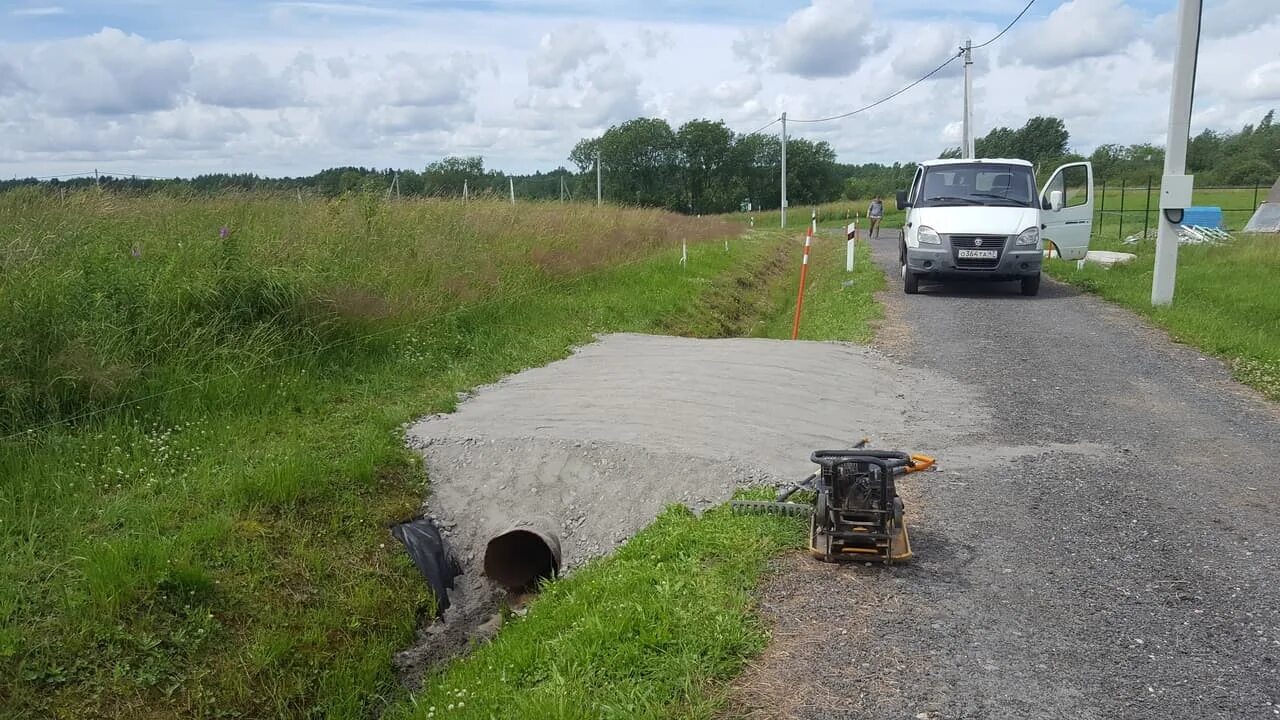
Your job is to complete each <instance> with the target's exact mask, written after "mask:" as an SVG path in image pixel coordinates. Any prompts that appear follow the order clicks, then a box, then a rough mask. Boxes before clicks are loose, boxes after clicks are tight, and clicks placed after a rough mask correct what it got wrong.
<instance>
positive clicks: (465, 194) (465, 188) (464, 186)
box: [462, 180, 467, 205]
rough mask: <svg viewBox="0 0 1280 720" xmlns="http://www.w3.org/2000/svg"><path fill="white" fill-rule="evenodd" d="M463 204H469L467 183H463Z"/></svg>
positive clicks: (464, 181)
mask: <svg viewBox="0 0 1280 720" xmlns="http://www.w3.org/2000/svg"><path fill="white" fill-rule="evenodd" d="M462 204H463V205H466V204H467V181H466V180H463V181H462Z"/></svg>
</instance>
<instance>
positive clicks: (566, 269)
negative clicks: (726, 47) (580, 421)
mask: <svg viewBox="0 0 1280 720" xmlns="http://www.w3.org/2000/svg"><path fill="white" fill-rule="evenodd" d="M0 217H3V218H4V220H5V227H6V233H7V235H6V236H5V242H4V243H3V244H0V267H3V273H0V345H2V346H3V352H0V358H2V359H3V362H4V363H5V365H4V371H3V372H0V393H2V394H3V397H4V406H5V407H6V408H8V409H9V414H8V415H6V418H7V420H6V422H8V423H9V425H8V427H7V430H6V432H5V433H4V434H8V431H9V430H22V429H23V427H26V425H22V424H19V423H20V422H29V423H38V422H43V421H57V420H60V419H65V418H66V417H67V415H68V414H69V413H76V412H79V411H82V410H92V409H104V408H107V407H108V405H111V404H114V403H115V402H117V401H124V400H129V401H130V402H127V403H124V404H122V405H121V406H120V407H115V408H111V409H108V410H105V411H104V412H102V413H100V414H98V415H96V416H93V417H91V418H87V419H84V420H80V421H77V422H75V423H73V424H70V425H66V424H59V425H55V426H54V427H51V428H47V429H42V430H38V431H36V432H32V433H21V434H20V435H18V436H17V437H12V438H5V439H4V440H0V707H3V708H4V712H3V713H0V714H3V715H4V716H5V717H15V718H37V717H38V718H46V717H67V718H71V717H74V718H100V717H101V718H105V717H246V718H257V717H312V718H315V717H334V718H350V717H368V716H372V715H376V714H377V712H378V711H379V710H380V708H381V707H382V706H383V705H384V704H385V702H386V701H387V699H388V698H390V697H392V696H394V695H395V694H396V693H397V691H398V686H397V684H396V681H395V678H394V677H393V674H392V670H391V665H390V661H389V658H390V656H391V654H392V653H393V652H394V651H395V650H397V649H399V648H400V647H403V646H404V645H405V644H407V643H408V641H409V640H410V638H411V637H412V634H413V628H414V625H415V622H416V618H417V614H418V613H419V612H430V610H431V607H432V602H433V601H432V598H431V597H430V596H429V593H428V592H427V591H426V589H425V587H426V586H425V584H424V583H423V581H422V579H421V577H420V576H418V574H417V572H416V571H415V570H414V568H413V566H412V563H411V562H409V560H408V558H407V556H406V555H405V553H404V552H403V551H402V550H401V549H400V548H399V547H397V545H396V544H395V542H394V541H393V540H392V539H391V538H390V536H389V535H388V533H387V529H386V528H387V524H388V523H390V522H393V521H395V520H398V519H402V518H406V517H409V516H411V515H412V514H414V513H415V512H416V511H417V508H418V507H419V505H420V502H421V499H422V495H423V492H424V487H423V477H422V470H421V468H420V466H419V465H418V464H417V463H416V462H415V461H414V460H413V459H412V458H411V457H410V456H409V455H408V453H407V452H406V451H405V449H404V447H403V444H402V443H403V440H402V435H401V431H400V427H401V425H402V424H403V423H404V422H406V421H408V420H411V419H413V418H414V417H417V416H419V415H422V414H425V413H431V412H443V411H447V410H449V409H451V408H452V406H453V403H454V402H455V401H456V397H457V393H458V392H460V391H462V390H465V389H467V388H470V387H474V386H475V385H478V384H483V383H487V382H492V381H494V380H496V379H497V378H499V377H501V376H502V375H505V374H508V373H511V372H514V371H517V370H519V369H521V368H524V367H529V366H534V365H541V364H544V363H546V362H548V361H550V360H553V359H556V358H559V357H562V356H563V355H564V354H565V353H566V352H567V351H568V349H569V348H571V347H572V346H574V345H575V344H578V343H582V342H585V341H588V340H590V338H591V337H592V336H593V334H594V333H596V332H604V331H612V330H627V331H636V332H643V331H646V330H650V329H653V328H655V327H662V326H664V324H665V322H666V321H667V319H668V318H671V317H675V316H682V315H683V314H684V313H685V311H686V309H687V308H689V307H691V306H696V305H697V304H698V301H699V300H700V298H701V296H702V294H703V293H704V292H705V291H706V288H708V287H710V286H714V285H715V284H716V280H717V279H718V278H720V277H721V276H722V275H724V274H726V273H740V272H742V268H743V267H745V266H748V265H750V264H752V263H758V262H761V261H762V260H763V259H764V258H767V257H768V256H769V254H770V253H767V252H761V250H771V248H763V247H762V245H763V244H765V241H764V240H752V241H746V240H739V241H735V252H730V253H726V252H724V250H723V247H722V245H721V243H720V242H718V241H715V242H710V243H701V242H699V241H702V240H706V239H709V238H713V237H715V238H717V240H718V238H719V237H720V236H722V235H725V234H727V233H732V232H733V229H734V228H733V227H732V226H729V225H727V224H725V223H724V222H722V221H719V220H716V219H710V218H706V219H694V218H687V217H680V216H672V215H667V214H664V213H659V212H656V211H644V210H627V209H621V208H604V209H597V208H595V207H591V206H580V205H570V206H568V207H565V208H562V207H558V206H525V207H519V208H514V209H513V208H511V207H510V205H508V204H506V203H502V202H477V203H471V204H470V205H467V206H463V205H462V204H461V203H441V202H434V201H422V202H404V203H385V202H382V201H381V195H380V194H375V195H373V196H372V197H370V196H369V195H348V196H345V197H343V198H341V199H336V200H333V201H316V200H306V201H304V202H303V203H299V202H298V201H297V200H296V198H293V197H283V198H281V197H274V196H223V197H219V198H217V199H204V200H200V201H193V200H187V199H178V198H172V197H166V196H162V195H157V196H153V197H148V198H130V197H121V196H116V195H113V194H110V193H97V192H93V191H89V192H86V193H83V194H74V195H69V196H68V197H67V198H65V199H62V198H58V197H57V196H49V195H48V194H47V193H45V192H41V191H33V190H23V191H20V192H11V193H6V194H3V195H0ZM223 225H226V226H227V227H228V228H229V230H230V232H229V234H228V236H227V237H226V238H222V237H220V234H219V229H220V227H222V226H223ZM682 238H687V239H688V240H689V241H690V243H691V245H690V260H689V265H688V267H684V268H682V267H680V266H679V265H678V263H677V258H678V253H679V249H678V248H679V242H680V240H681V239H682ZM135 247H138V248H140V249H141V252H140V253H139V254H138V255H136V256H135V254H134V253H133V252H132V250H133V248H135ZM623 264H626V265H625V267H623ZM516 318H518V320H519V321H518V322H516V321H515V320H514V319H516ZM375 333H376V334H375ZM17 348H21V350H17ZM15 355H17V356H22V357H16V358H15V357H14V356H15ZM27 355H30V357H27ZM266 363H270V364H266ZM46 365H50V366H51V367H46ZM121 368H122V369H121ZM72 381H74V382H72ZM68 383H70V385H68ZM69 387H71V388H72V389H68V388H69ZM72 390H74V392H72ZM159 393H163V394H159ZM68 398H70V400H68Z"/></svg>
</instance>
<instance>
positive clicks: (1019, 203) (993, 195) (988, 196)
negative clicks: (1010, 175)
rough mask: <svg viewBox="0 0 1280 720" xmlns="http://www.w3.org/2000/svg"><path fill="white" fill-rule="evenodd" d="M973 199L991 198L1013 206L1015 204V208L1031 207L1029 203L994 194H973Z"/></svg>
mask: <svg viewBox="0 0 1280 720" xmlns="http://www.w3.org/2000/svg"><path fill="white" fill-rule="evenodd" d="M971 197H983V198H991V199H993V200H1003V201H1005V202H1007V203H1011V204H1013V205H1014V206H1015V207H1028V206H1029V203H1027V202H1024V201H1022V200H1014V199H1013V198H1011V197H1008V196H1006V195H996V194H994V193H973V195H972V196H971Z"/></svg>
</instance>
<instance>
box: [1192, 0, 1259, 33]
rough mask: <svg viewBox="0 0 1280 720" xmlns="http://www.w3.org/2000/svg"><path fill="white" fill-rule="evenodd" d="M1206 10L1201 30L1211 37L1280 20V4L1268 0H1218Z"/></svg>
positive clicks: (1246, 29)
mask: <svg viewBox="0 0 1280 720" xmlns="http://www.w3.org/2000/svg"><path fill="white" fill-rule="evenodd" d="M1206 10H1207V11H1208V12H1205V13H1204V14H1203V16H1202V18H1201V21H1200V23H1201V30H1202V32H1203V33H1204V35H1205V36H1206V37H1211V38H1216V37H1230V36H1232V35H1238V34H1240V33H1243V32H1246V31H1249V30H1253V29H1256V28H1257V27H1259V26H1261V25H1266V24H1269V23H1274V22H1276V21H1277V20H1280V4H1276V3H1275V2H1268V1H1267V0H1216V2H1213V3H1212V5H1210V6H1209V7H1208V8H1206ZM1173 25H1174V24H1173V23H1171V26H1173Z"/></svg>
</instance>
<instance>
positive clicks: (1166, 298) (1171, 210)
mask: <svg viewBox="0 0 1280 720" xmlns="http://www.w3.org/2000/svg"><path fill="white" fill-rule="evenodd" d="M1200 11H1201V0H1180V3H1179V5H1178V51H1177V54H1176V55H1175V56H1174V59H1173V92H1172V93H1170V95H1169V134H1168V136H1167V137H1166V138H1165V151H1164V177H1163V178H1161V180H1160V233H1159V235H1158V236H1157V237H1156V270H1155V278H1154V279H1153V280H1152V282H1151V304H1152V305H1168V304H1169V303H1172V302H1173V286H1174V277H1175V275H1176V274H1177V269H1178V226H1179V225H1181V224H1182V211H1183V210H1184V209H1186V208H1187V207H1188V206H1189V205H1191V191H1192V188H1193V182H1194V181H1193V178H1192V177H1191V176H1190V175H1186V174H1184V173H1185V172H1186V169H1187V138H1188V137H1189V136H1190V135H1191V102H1192V99H1193V97H1194V95H1195V87H1196V57H1197V55H1198V54H1199V52H1200Z"/></svg>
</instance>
